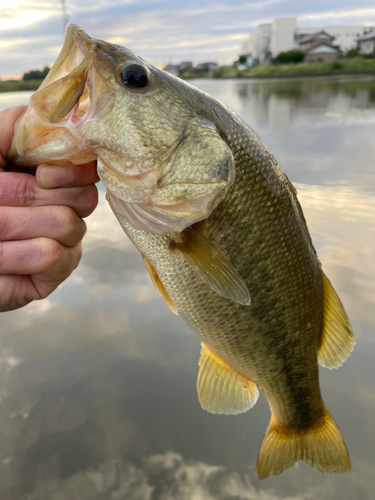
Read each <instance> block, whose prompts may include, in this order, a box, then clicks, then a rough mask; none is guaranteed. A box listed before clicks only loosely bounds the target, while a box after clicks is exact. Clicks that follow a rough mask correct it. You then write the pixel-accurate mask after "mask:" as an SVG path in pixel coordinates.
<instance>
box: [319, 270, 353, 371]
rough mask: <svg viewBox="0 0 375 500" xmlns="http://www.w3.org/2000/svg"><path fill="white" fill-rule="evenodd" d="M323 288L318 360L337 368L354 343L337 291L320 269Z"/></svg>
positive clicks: (324, 364)
mask: <svg viewBox="0 0 375 500" xmlns="http://www.w3.org/2000/svg"><path fill="white" fill-rule="evenodd" d="M322 278H323V289H324V322H323V331H322V335H321V338H320V341H319V345H318V361H319V364H320V365H321V366H325V367H326V368H330V369H332V368H338V367H339V366H341V365H342V364H343V363H344V361H345V360H346V359H347V358H348V356H349V354H350V353H351V352H352V350H353V347H354V345H355V340H354V336H353V332H352V328H351V326H350V323H349V319H348V317H347V315H346V313H345V311H344V307H343V305H342V304H341V301H340V299H339V298H338V296H337V293H336V292H335V290H334V289H333V287H332V285H331V283H330V281H329V279H328V278H327V276H326V275H325V274H324V272H323V271H322Z"/></svg>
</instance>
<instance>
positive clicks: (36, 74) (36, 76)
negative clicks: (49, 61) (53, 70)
mask: <svg viewBox="0 0 375 500" xmlns="http://www.w3.org/2000/svg"><path fill="white" fill-rule="evenodd" d="M48 72H49V67H48V66H45V67H44V69H43V70H42V71H40V70H39V69H32V70H31V71H29V72H28V73H25V74H24V75H23V77H22V80H44V78H45V77H46V76H47V75H48Z"/></svg>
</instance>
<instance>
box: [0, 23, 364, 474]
mask: <svg viewBox="0 0 375 500" xmlns="http://www.w3.org/2000/svg"><path fill="white" fill-rule="evenodd" d="M9 159H10V161H12V162H13V163H15V164H17V165H20V166H21V165H25V166H32V165H38V164H40V163H45V162H48V163H56V164H58V163H61V162H64V161H66V160H69V161H71V162H73V163H75V164H80V163H84V162H86V161H88V160H92V159H97V160H98V172H99V175H100V177H101V179H102V181H103V183H104V184H105V186H106V188H107V199H108V202H109V204H110V206H111V208H112V210H113V212H114V213H115V215H116V217H117V218H118V220H119V222H120V224H121V226H122V227H123V229H124V231H125V232H126V234H127V235H128V236H129V238H130V239H131V241H132V242H133V243H134V245H135V246H136V247H137V248H138V250H139V251H140V253H141V254H142V257H143V260H144V263H145V265H146V268H147V270H148V272H149V274H150V276H151V279H152V281H153V283H154V285H155V287H156V289H157V290H158V291H159V293H160V294H161V295H162V297H163V298H164V299H165V301H166V303H167V305H168V307H169V308H170V309H171V311H172V312H174V313H176V314H177V313H178V314H180V315H181V317H182V318H183V319H184V320H185V321H186V323H187V324H188V325H189V326H190V328H191V329H192V330H193V331H194V332H195V333H196V334H197V335H198V336H199V337H200V338H201V340H202V351H201V357H200V360H199V372H198V381H197V389H198V398H199V401H200V403H201V405H202V407H203V408H204V409H205V410H207V411H209V412H212V413H225V414H237V413H240V412H244V411H246V410H248V409H249V408H251V407H252V406H253V405H254V404H255V402H256V401H257V398H258V388H259V389H260V390H261V391H262V392H263V393H264V395H265V396H266V398H267V400H268V403H269V406H270V409H271V421H270V423H269V426H268V428H267V430H266V433H265V436H264V438H263V441H262V444H261V447H260V450H259V454H258V464H257V469H258V475H259V477H260V478H265V477H267V476H269V475H270V474H280V473H281V472H282V471H284V470H285V469H287V468H288V467H290V466H291V465H293V464H294V463H295V462H296V461H298V460H304V461H306V462H307V463H308V464H309V465H311V466H312V467H315V468H316V469H318V470H320V471H322V472H345V471H347V470H349V468H350V459H349V455H348V452H347V449H346V446H345V443H344V440H343V438H342V436H341V434H340V431H339V430H338V428H337V426H336V424H335V422H334V421H333V419H332V417H331V415H330V413H329V412H328V410H327V409H326V407H325V405H324V403H323V400H322V396H321V393H320V388H319V375H318V363H320V364H321V365H322V366H325V367H327V368H337V367H338V366H340V365H341V364H342V363H343V362H344V361H345V360H346V358H347V357H348V356H349V354H350V352H351V351H352V349H353V346H354V343H355V342H354V337H353V334H352V331H351V327H350V323H349V320H348V318H347V316H346V314H345V311H344V309H343V306H342V304H341V302H340V300H339V298H338V296H337V294H336V293H335V291H334V290H333V288H332V286H331V284H330V282H329V280H328V278H327V277H326V276H325V274H324V273H323V271H322V268H321V264H320V262H319V260H318V258H317V255H316V252H315V250H314V247H313V244H312V242H311V239H310V236H309V233H308V230H307V227H306V223H305V219H304V216H303V213H302V209H301V207H300V205H299V203H298V200H297V193H296V191H295V189H294V188H293V186H292V185H291V183H290V182H289V180H288V178H287V176H286V175H285V174H284V172H283V171H282V170H281V169H280V167H279V165H278V164H277V162H276V160H275V158H274V157H273V156H272V154H271V153H270V152H269V150H268V149H267V147H266V146H265V145H264V144H263V142H262V141H261V139H260V138H259V137H258V135H257V134H256V133H255V132H254V131H253V130H252V129H251V128H250V127H249V126H248V125H247V124H245V123H244V122H243V121H242V120H241V119H240V118H239V117H238V116H236V115H235V114H234V113H233V112H231V111H230V110H229V109H228V108H227V107H226V106H224V105H223V104H221V103H220V102H219V101H217V100H216V99H214V98H213V97H211V96H209V95H207V94H205V93H204V92H201V91H199V90H198V89H196V88H194V87H193V86H191V85H189V84H187V83H186V82H183V81H181V80H180V79H178V78H176V77H174V76H173V75H170V74H168V73H165V72H164V71H162V70H160V69H157V68H155V67H153V66H152V65H151V64H149V63H147V62H146V61H145V60H143V59H142V58H141V57H139V56H137V55H136V54H134V53H133V52H131V51H130V50H128V49H126V48H123V47H120V46H117V45H113V44H110V43H106V42H104V41H100V40H96V39H94V38H91V37H89V36H88V35H87V34H86V33H85V32H84V31H83V30H82V29H80V28H79V27H78V26H76V25H74V24H70V25H69V26H68V28H67V32H66V38H65V42H64V46H63V48H62V51H61V53H60V55H59V57H58V59H57V61H56V62H55V64H54V66H53V68H52V70H51V71H50V73H49V74H48V76H47V77H46V79H45V81H44V82H43V84H42V85H41V87H40V88H39V90H38V91H37V92H36V93H35V94H34V95H33V96H32V97H31V100H30V106H29V108H28V111H27V112H26V114H25V115H24V116H23V118H22V120H21V122H20V124H19V127H18V129H17V131H16V134H15V137H14V140H13V143H12V147H11V150H10V152H9Z"/></svg>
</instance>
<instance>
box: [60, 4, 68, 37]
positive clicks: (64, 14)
mask: <svg viewBox="0 0 375 500" xmlns="http://www.w3.org/2000/svg"><path fill="white" fill-rule="evenodd" d="M61 7H62V11H63V29H64V34H65V28H66V25H67V24H68V23H69V18H68V14H67V12H66V5H65V0H61Z"/></svg>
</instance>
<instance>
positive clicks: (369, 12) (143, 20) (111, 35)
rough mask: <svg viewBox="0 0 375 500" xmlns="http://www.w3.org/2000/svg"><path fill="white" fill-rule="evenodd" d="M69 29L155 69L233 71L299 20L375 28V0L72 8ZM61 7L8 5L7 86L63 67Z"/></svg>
mask: <svg viewBox="0 0 375 500" xmlns="http://www.w3.org/2000/svg"><path fill="white" fill-rule="evenodd" d="M65 4H66V12H67V16H68V19H69V21H73V22H75V23H77V24H78V25H79V26H81V27H82V28H83V29H85V30H86V31H87V33H88V34H89V35H90V36H93V37H95V38H99V39H103V40H106V41H110V42H112V43H117V44H119V45H124V46H126V47H128V48H129V49H131V50H133V51H134V52H136V53H137V54H139V55H141V56H142V57H143V58H145V59H147V60H149V61H150V62H151V63H153V64H154V65H158V66H164V65H165V64H168V63H178V62H181V61H184V60H185V61H186V60H189V61H193V62H194V63H199V62H204V61H216V62H218V63H219V64H230V63H231V62H233V61H234V60H235V59H236V58H237V57H238V55H239V54H240V53H241V46H242V44H243V42H244V41H245V40H246V39H247V38H248V36H249V34H250V33H252V32H254V31H255V30H256V27H257V25H258V24H261V23H265V22H269V21H271V20H272V19H273V18H275V17H289V16H296V17H297V25H298V27H315V26H316V27H321V26H330V25H349V24H360V25H366V26H375V5H374V2H373V0H356V1H354V0H340V2H338V0H314V1H311V0H309V1H307V0H252V1H246V0H245V1H244V0H221V1H220V0H182V1H178V0H65ZM63 25H64V21H63V14H62V6H61V0H0V78H2V79H6V78H15V77H19V76H21V75H22V74H23V73H24V72H26V71H28V70H30V69H41V68H43V67H44V66H46V65H51V64H52V63H53V62H54V60H55V59H56V57H57V55H58V53H59V50H60V48H61V45H62V42H63V38H64V26H63Z"/></svg>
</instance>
